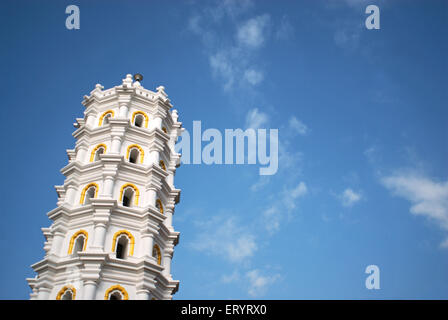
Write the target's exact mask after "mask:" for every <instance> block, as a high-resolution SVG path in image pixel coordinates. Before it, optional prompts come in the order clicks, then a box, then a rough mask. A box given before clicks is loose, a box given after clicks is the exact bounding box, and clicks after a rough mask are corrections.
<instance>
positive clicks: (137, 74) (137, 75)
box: [134, 73, 143, 82]
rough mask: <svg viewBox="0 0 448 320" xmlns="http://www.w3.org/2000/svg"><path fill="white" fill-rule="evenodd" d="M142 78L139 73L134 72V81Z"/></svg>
mask: <svg viewBox="0 0 448 320" xmlns="http://www.w3.org/2000/svg"><path fill="white" fill-rule="evenodd" d="M142 80H143V76H142V75H141V74H140V73H136V74H134V81H138V82H141V81H142Z"/></svg>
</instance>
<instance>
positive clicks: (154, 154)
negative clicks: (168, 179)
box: [151, 150, 160, 166]
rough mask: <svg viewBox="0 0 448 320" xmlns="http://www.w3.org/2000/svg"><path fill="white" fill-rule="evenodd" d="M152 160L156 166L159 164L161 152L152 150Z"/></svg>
mask: <svg viewBox="0 0 448 320" xmlns="http://www.w3.org/2000/svg"><path fill="white" fill-rule="evenodd" d="M151 160H152V163H154V164H155V165H156V166H158V165H159V160H160V154H159V151H156V150H155V151H151Z"/></svg>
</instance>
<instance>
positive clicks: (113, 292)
mask: <svg viewBox="0 0 448 320" xmlns="http://www.w3.org/2000/svg"><path fill="white" fill-rule="evenodd" d="M128 299H129V295H128V293H127V291H126V290H125V289H124V288H123V287H122V286H120V285H115V286H112V287H110V288H109V289H107V290H106V293H105V294H104V300H128Z"/></svg>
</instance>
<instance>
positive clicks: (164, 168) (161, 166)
mask: <svg viewBox="0 0 448 320" xmlns="http://www.w3.org/2000/svg"><path fill="white" fill-rule="evenodd" d="M159 166H160V168H162V169H163V170H165V171H166V166H165V162H164V161H163V160H160V161H159Z"/></svg>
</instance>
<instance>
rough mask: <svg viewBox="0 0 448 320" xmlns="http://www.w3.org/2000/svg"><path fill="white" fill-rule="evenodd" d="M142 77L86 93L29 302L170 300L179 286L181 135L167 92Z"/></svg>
mask: <svg viewBox="0 0 448 320" xmlns="http://www.w3.org/2000/svg"><path fill="white" fill-rule="evenodd" d="M142 79H143V77H142V76H141V75H140V74H136V75H135V76H134V81H133V78H132V76H131V75H130V74H128V75H127V76H126V78H125V79H123V83H122V84H121V85H119V86H116V87H113V88H111V89H107V90H103V86H101V85H99V84H97V85H96V86H95V89H94V90H93V91H92V92H91V93H90V95H89V96H84V100H83V105H84V106H85V111H84V114H85V116H84V118H79V119H76V123H75V124H74V126H75V128H76V130H75V132H74V133H73V136H74V137H75V139H76V145H75V148H74V149H73V150H67V154H68V159H69V163H68V165H67V166H65V167H64V168H63V169H62V170H61V172H62V174H64V176H65V177H66V179H65V182H64V185H62V186H56V187H55V188H56V192H57V194H58V202H57V207H56V208H55V209H54V210H52V211H50V212H49V213H48V217H49V218H50V219H51V220H52V222H53V223H52V225H51V226H50V227H49V228H42V232H43V234H44V236H45V239H46V242H45V245H44V250H45V257H44V259H43V260H41V261H39V262H37V263H35V264H34V265H32V268H33V269H34V271H35V272H36V273H37V276H36V277H34V278H29V279H27V281H28V284H29V286H30V287H31V289H32V293H31V299H61V300H71V299H87V300H93V299H111V300H112V299H115V300H119V299H141V300H150V299H171V298H172V295H173V294H174V293H175V292H176V291H177V290H178V287H179V281H177V280H173V279H172V276H171V273H170V266H171V259H172V256H173V249H174V246H175V245H176V244H177V243H178V240H179V232H176V231H174V229H173V227H172V215H173V213H174V206H175V204H176V203H178V202H179V197H180V190H179V189H176V188H175V187H174V174H175V171H176V168H177V167H178V166H179V165H180V154H178V153H176V152H175V150H174V145H175V143H176V140H177V138H178V137H179V136H180V135H181V133H182V131H183V130H184V129H183V128H182V123H181V122H179V121H178V115H177V111H176V110H172V111H170V110H171V108H172V105H171V103H170V100H169V99H168V96H167V94H166V93H165V91H164V87H162V86H160V87H158V88H157V91H156V92H153V91H149V90H147V89H145V88H143V87H142V85H141V83H140V82H141V81H142Z"/></svg>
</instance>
